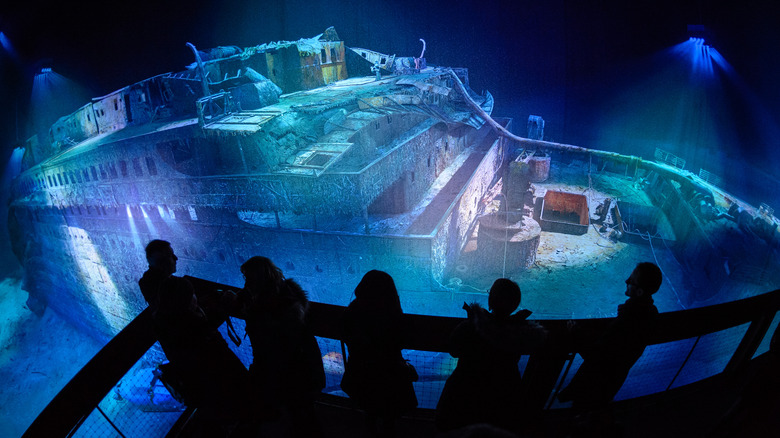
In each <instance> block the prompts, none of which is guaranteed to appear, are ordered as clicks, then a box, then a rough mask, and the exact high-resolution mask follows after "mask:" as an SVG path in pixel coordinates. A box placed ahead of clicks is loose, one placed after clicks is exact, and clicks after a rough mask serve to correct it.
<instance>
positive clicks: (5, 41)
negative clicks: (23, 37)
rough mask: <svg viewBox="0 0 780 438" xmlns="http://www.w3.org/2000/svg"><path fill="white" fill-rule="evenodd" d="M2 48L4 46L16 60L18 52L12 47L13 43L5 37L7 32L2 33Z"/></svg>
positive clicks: (0, 41) (0, 42)
mask: <svg viewBox="0 0 780 438" xmlns="http://www.w3.org/2000/svg"><path fill="white" fill-rule="evenodd" d="M0 46H2V47H3V49H4V50H5V51H6V52H7V53H8V54H9V55H11V57H12V58H16V50H14V46H13V45H11V41H10V40H9V39H8V37H7V36H6V35H5V32H0Z"/></svg>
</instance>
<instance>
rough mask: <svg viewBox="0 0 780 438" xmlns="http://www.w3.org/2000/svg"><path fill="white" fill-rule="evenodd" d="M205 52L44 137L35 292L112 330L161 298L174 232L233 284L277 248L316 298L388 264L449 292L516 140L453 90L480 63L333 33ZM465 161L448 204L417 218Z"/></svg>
mask: <svg viewBox="0 0 780 438" xmlns="http://www.w3.org/2000/svg"><path fill="white" fill-rule="evenodd" d="M191 47H192V46H191ZM192 48H193V50H194V47H192ZM195 54H196V62H195V63H193V65H191V66H190V67H189V68H188V69H187V70H185V71H183V72H179V73H167V74H163V75H159V76H155V77H152V78H150V79H147V80H144V81H141V82H138V83H136V84H133V85H130V86H127V87H125V88H122V89H120V90H117V91H115V92H114V93H111V94H109V95H107V96H104V97H101V98H97V99H94V100H93V101H92V102H91V103H89V104H87V105H85V106H84V107H82V108H80V109H79V110H77V111H76V112H74V113H72V114H70V115H68V116H65V117H63V118H61V119H60V120H58V121H57V122H56V123H55V124H54V125H53V126H52V127H51V129H50V131H49V138H37V137H36V138H33V139H31V140H30V141H29V142H28V144H27V149H26V153H25V157H24V167H25V170H24V171H23V172H22V174H21V175H20V176H19V177H18V178H17V180H16V184H15V188H14V199H13V202H12V204H11V211H10V217H11V220H10V227H11V234H12V235H13V239H14V243H13V246H14V250H15V252H16V254H17V256H18V257H19V259H20V260H21V261H22V263H23V265H24V266H25V269H26V271H27V273H28V275H27V276H26V279H25V288H26V289H27V290H28V291H29V293H30V294H31V297H33V298H35V299H37V300H40V301H41V302H43V303H45V304H46V305H49V306H52V307H53V308H54V309H56V310H58V311H59V312H60V313H62V314H64V315H66V316H68V317H69V319H71V320H72V321H74V322H76V323H77V324H82V325H87V326H90V327H93V328H94V327H98V328H99V331H100V332H102V333H106V334H109V335H110V334H113V333H114V332H116V330H118V329H120V328H121V327H123V326H124V325H125V324H126V323H127V322H128V321H129V320H131V319H132V318H133V317H134V316H135V315H136V314H137V313H138V312H139V311H140V310H141V309H142V308H143V307H144V306H145V303H143V300H142V299H141V297H140V294H139V293H138V291H137V284H136V281H137V278H138V276H139V275H140V274H141V273H142V272H143V271H144V269H145V266H144V265H145V261H144V258H143V246H144V245H145V243H146V242H147V241H149V240H150V239H153V238H163V239H167V240H170V241H171V242H173V245H174V248H175V250H176V251H177V254H178V255H179V257H180V259H181V261H180V267H181V269H180V273H181V274H193V275H198V276H200V277H203V278H208V279H211V280H215V281H219V282H222V283H227V284H236V283H237V282H238V281H237V276H238V266H239V265H240V264H241V263H242V261H243V260H245V259H246V258H248V257H250V256H252V255H257V254H265V255H268V256H270V257H272V258H273V259H274V260H276V261H277V262H278V263H279V264H280V266H281V267H282V268H283V269H284V270H285V272H286V273H287V274H288V275H290V276H293V277H295V278H296V279H298V280H299V281H300V282H301V283H302V284H304V285H305V286H306V287H307V289H309V290H310V291H311V293H312V297H313V298H314V299H317V300H323V301H333V300H335V301H338V302H343V301H344V300H348V299H349V289H347V288H345V285H349V284H351V283H352V282H353V281H354V279H359V277H360V276H361V275H362V274H363V273H365V272H366V271H367V270H369V269H372V268H376V267H383V266H385V267H397V269H398V270H400V271H402V272H406V273H408V274H409V275H405V276H404V279H401V278H399V287H401V288H403V289H405V290H408V291H419V292H430V291H431V290H435V289H436V287H435V284H436V283H437V279H439V280H440V279H441V276H442V275H443V272H444V271H445V270H446V269H447V258H448V257H451V255H452V254H456V253H457V251H458V249H459V248H458V247H459V246H462V244H463V241H464V239H465V235H466V233H467V231H468V230H469V229H470V227H471V226H472V224H473V222H474V218H475V216H476V209H475V208H474V206H473V205H470V206H469V207H468V208H459V207H457V205H458V204H459V200H460V199H465V198H468V202H469V203H470V204H473V203H474V202H475V200H479V199H481V198H482V196H483V195H484V192H485V190H486V189H487V188H488V187H489V185H490V184H491V183H492V182H493V181H492V180H493V178H494V177H495V175H496V174H497V171H498V168H499V166H500V163H501V157H502V150H503V149H502V148H503V145H504V143H501V142H499V141H498V137H497V136H496V135H495V134H494V133H491V130H490V129H488V127H487V126H483V125H484V120H483V119H482V118H480V117H479V116H478V115H476V114H475V113H474V111H473V110H472V109H471V108H470V107H469V105H467V104H466V100H468V101H470V102H471V101H473V100H476V101H479V102H480V104H481V105H482V109H484V110H486V111H487V112H490V110H491V107H492V98H491V97H490V96H489V94H488V95H486V96H478V95H476V94H473V93H472V92H470V91H469V95H465V96H464V95H461V94H460V92H459V90H458V89H455V88H454V87H453V82H454V81H458V82H460V81H464V82H467V72H466V70H465V69H454V70H453V69H442V68H434V67H427V66H426V65H425V60H424V59H419V58H418V59H414V58H401V57H395V56H386V57H384V59H381V58H382V56H381V55H380V54H377V53H376V52H370V51H366V50H362V49H347V48H345V46H344V43H343V42H341V41H339V39H338V37H337V35H336V33H335V31H334V30H333V29H328V30H327V31H326V32H325V33H324V34H322V35H320V36H317V37H314V38H311V39H302V40H299V41H293V42H276V43H270V44H265V45H261V46H256V47H250V48H247V49H239V48H235V47H220V48H218V49H215V50H211V51H209V52H198V51H195ZM373 58H377V59H376V60H374V59H373ZM379 61H382V62H381V63H380V62H379ZM348 69H351V70H354V71H355V72H356V74H354V75H348V74H347V72H348ZM360 74H368V76H361V75H360ZM350 76H352V77H350ZM453 169H454V170H461V169H462V170H461V174H460V176H459V177H458V178H459V181H460V184H461V185H460V187H459V188H458V189H457V190H456V191H455V192H454V193H449V194H447V196H446V198H447V199H446V200H444V201H439V202H437V203H436V204H437V205H439V204H441V202H444V203H445V204H446V206H445V208H443V209H440V210H436V211H435V212H433V213H431V211H430V210H428V213H427V215H426V216H425V218H424V219H422V220H424V221H429V222H420V221H415V219H416V218H419V216H420V215H421V214H422V212H423V211H424V210H425V208H424V206H423V204H424V200H425V197H426V196H430V194H431V190H430V189H431V188H432V186H434V185H435V184H436V182H437V181H441V178H439V177H440V176H442V174H443V173H446V172H453V171H454V170H453ZM466 177H467V178H466ZM464 178H465V179H464ZM453 205H454V206H455V208H451V207H452V206H453ZM409 228H414V231H413V232H411V233H410V232H407V230H408V229H409ZM389 270H392V268H389ZM329 295H333V296H329Z"/></svg>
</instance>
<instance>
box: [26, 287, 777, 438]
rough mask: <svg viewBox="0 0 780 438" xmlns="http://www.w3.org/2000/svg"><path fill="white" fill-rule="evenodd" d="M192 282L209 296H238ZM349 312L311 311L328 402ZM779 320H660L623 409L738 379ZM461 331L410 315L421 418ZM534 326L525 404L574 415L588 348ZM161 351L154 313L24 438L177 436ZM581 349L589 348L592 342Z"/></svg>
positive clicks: (451, 322)
mask: <svg viewBox="0 0 780 438" xmlns="http://www.w3.org/2000/svg"><path fill="white" fill-rule="evenodd" d="M186 278H187V279H188V280H190V281H191V282H192V283H193V285H194V286H195V288H196V289H200V290H202V291H205V290H214V289H236V288H231V287H229V286H225V285H221V284H217V283H212V282H209V281H205V280H201V279H197V278H193V277H186ZM344 309H345V307H342V306H336V305H329V304H322V303H314V302H313V303H311V313H310V320H309V321H310V323H311V326H312V328H313V330H314V333H315V335H316V336H317V337H318V341H319V343H320V349H321V352H322V354H323V361H324V364H325V369H326V375H327V380H328V382H327V387H326V388H325V390H324V391H323V392H325V393H330V394H335V396H338V395H341V396H344V394H343V393H341V392H340V390H339V388H338V384H339V382H340V378H341V377H340V376H341V373H342V372H343V362H342V354H341V353H342V351H344V350H343V345H342V344H341V342H340V339H341V333H340V328H339V321H340V319H341V315H342V313H343V311H344ZM778 310H780V290H775V291H773V292H769V293H766V294H762V295H759V296H755V297H751V298H746V299H742V300H739V301H734V302H729V303H724V304H718V305H714V306H709V307H703V308H696V309H689V310H681V311H676V312H668V313H663V314H661V315H660V320H659V324H658V330H657V332H655V333H654V334H653V336H652V340H651V345H649V346H648V347H647V349H646V350H645V352H644V354H643V356H642V357H641V358H640V359H639V361H638V362H637V363H636V364H635V365H634V367H633V368H632V370H631V373H630V374H629V376H628V379H627V380H626V383H625V384H624V385H623V387H622V388H621V390H620V392H619V393H618V395H617V396H616V401H618V402H619V400H629V399H637V398H638V397H643V396H649V395H653V394H655V395H656V396H658V395H659V393H664V392H666V391H670V390H674V389H676V388H680V387H690V385H691V384H695V383H697V382H702V381H706V380H708V379H710V378H717V377H732V376H737V375H738V374H739V373H740V372H741V371H742V370H744V369H745V368H746V367H747V366H748V365H749V364H750V362H751V360H753V359H754V358H755V357H757V356H758V355H760V354H763V353H765V352H767V351H768V349H769V344H770V340H771V337H772V335H773V334H774V332H775V329H776V328H777V325H778V321H779V320H780V317H779V316H778ZM464 313H465V312H464ZM461 321H463V318H454V317H439V316H425V315H415V314H407V315H405V319H404V323H405V324H406V325H407V328H408V331H407V332H408V333H410V334H412V335H411V336H410V337H409V338H408V339H406V341H405V343H404V348H405V350H404V356H405V357H406V358H407V359H409V360H410V361H411V362H412V363H413V364H414V365H415V367H416V368H417V370H418V373H419V374H420V380H419V381H418V382H416V383H415V391H416V392H417V395H418V400H419V401H420V407H418V409H421V410H423V412H425V411H424V410H426V409H433V408H435V406H436V402H437V400H438V397H439V395H440V393H441V388H442V387H443V384H444V382H445V381H446V378H447V377H448V376H449V374H450V373H451V372H452V369H453V368H454V365H455V363H456V361H455V359H453V358H452V357H450V356H449V354H447V353H446V352H445V348H444V345H445V342H446V341H447V339H448V337H449V336H450V334H451V333H452V331H453V329H454V328H455V326H456V325H457V324H458V323H459V322H461ZM234 322H237V323H240V322H242V321H239V320H235V321H234ZM536 322H538V323H540V324H542V325H543V326H544V327H545V328H547V329H548V330H549V332H550V339H549V342H548V347H547V348H545V349H544V350H542V351H537V352H535V353H534V354H530V355H527V356H523V358H522V359H521V361H520V363H519V365H518V366H519V367H520V368H521V371H522V372H523V385H522V394H519V396H520V397H524V399H525V400H527V401H528V402H529V403H530V404H531V405H532V406H535V407H537V408H539V409H545V410H549V409H552V410H555V409H561V408H566V407H568V405H567V404H562V403H560V402H558V401H556V400H555V395H556V394H557V391H558V390H559V389H560V388H562V387H565V385H566V383H568V381H569V380H570V379H571V377H572V376H573V375H574V373H575V372H576V370H577V368H578V367H579V365H580V363H581V362H582V360H581V358H580V357H579V355H577V354H576V352H577V351H578V350H579V349H580V348H581V345H578V344H576V343H574V342H572V341H571V340H570V339H569V338H570V337H569V336H568V335H567V321H566V320H536ZM576 322H577V324H578V325H579V326H581V327H582V328H583V329H584V330H583V331H586V332H593V333H597V332H599V331H600V330H602V329H603V328H605V327H606V325H607V324H608V323H609V322H610V318H600V319H586V320H576ZM236 325H237V326H239V325H240V324H236ZM223 328H224V324H223ZM239 333H241V330H239ZM226 338H227V337H226ZM155 342H156V338H155V335H154V333H153V331H152V327H151V314H150V311H149V310H148V309H147V310H144V311H143V312H141V313H140V314H139V315H138V316H137V317H136V318H135V319H134V320H133V321H131V322H130V323H129V324H128V325H127V326H126V327H125V328H124V329H123V330H122V331H121V332H120V333H118V334H117V335H116V336H115V337H114V338H113V339H112V340H111V341H109V342H108V344H106V346H105V347H103V349H102V350H100V352H98V354H96V355H95V357H93V358H92V359H91V360H90V361H89V362H88V363H87V364H86V365H85V366H84V367H83V368H82V369H81V371H79V372H78V373H77V374H76V376H75V377H74V378H73V379H72V380H71V381H70V382H69V383H68V384H67V385H66V386H65V387H64V388H63V389H62V391H60V392H59V394H57V396H55V397H54V399H52V400H51V402H50V403H49V405H48V406H47V407H46V408H45V409H44V410H43V411H42V412H41V414H40V415H39V416H38V417H37V418H36V420H35V421H34V422H33V424H32V425H31V426H30V427H29V428H28V429H27V431H26V432H25V434H24V436H25V437H65V436H109V435H115V436H123V437H125V436H143V437H150V436H166V435H167V434H168V432H169V431H170V430H172V429H176V428H177V427H179V426H180V424H181V423H182V421H184V420H186V418H187V417H188V416H189V415H191V414H192V410H186V409H185V407H184V406H182V405H177V404H176V402H175V401H173V400H172V399H171V398H170V397H166V395H167V393H166V392H164V389H161V388H163V387H162V386H161V385H159V384H157V385H155V382H156V380H154V379H153V377H152V373H151V371H150V370H151V369H153V367H154V365H155V363H159V362H161V361H162V360H163V359H164V356H163V355H162V353H161V350H160V349H159V348H154V345H155ZM581 342H583V343H585V342H587V339H584V340H582V341H581ZM248 344H249V342H248V339H247V340H246V342H244V343H242V346H241V347H236V349H235V351H236V354H237V355H238V356H239V357H240V358H241V359H242V361H244V363H245V364H246V363H247V362H248V361H251V346H249V345H248ZM231 347H233V345H231ZM333 396H334V395H331V396H329V397H333ZM661 396H663V394H661ZM177 422H178V423H177ZM109 429H110V430H109Z"/></svg>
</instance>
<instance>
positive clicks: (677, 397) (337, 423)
mask: <svg viewBox="0 0 780 438" xmlns="http://www.w3.org/2000/svg"><path fill="white" fill-rule="evenodd" d="M765 356H766V355H765ZM761 359H763V360H761ZM754 362H757V363H756V364H754V365H753V368H752V369H750V370H746V371H745V372H744V373H743V374H742V375H741V376H740V377H739V378H736V379H724V378H713V379H711V380H710V381H708V382H703V383H702V384H701V385H698V386H696V385H690V386H691V387H690V388H680V389H679V390H673V391H670V392H668V393H665V394H663V395H662V396H653V397H647V398H644V399H641V400H632V401H629V402H622V403H617V404H615V405H614V417H615V420H616V423H617V428H616V429H615V430H616V431H619V432H618V433H617V434H616V435H606V434H604V433H597V434H591V435H577V434H572V433H571V429H570V428H569V425H570V423H571V412H570V410H567V409H558V410H549V411H546V412H545V414H544V415H543V417H542V418H541V420H542V421H541V424H540V426H538V427H537V428H535V430H529V431H528V432H527V435H525V436H526V437H528V438H536V437H551V438H557V437H567V436H622V437H632V438H633V437H639V438H643V437H663V438H676V437H709V438H725V437H780V377H778V375H777V374H780V373H777V371H780V370H777V369H774V368H776V367H777V363H775V365H773V366H771V365H770V363H769V361H768V358H767V357H762V358H759V359H757V360H756V361H754ZM772 367H774V368H772ZM318 413H319V415H320V420H321V422H322V424H323V426H324V429H325V436H326V437H328V438H330V437H333V438H344V437H361V436H365V434H363V433H362V427H361V426H362V424H363V423H362V417H361V414H360V413H359V412H357V411H355V410H352V409H350V408H349V407H348V406H345V405H343V403H337V402H336V399H334V400H333V402H330V400H329V399H325V401H323V402H322V403H320V404H318ZM432 414H433V412H432V411H429V410H420V411H417V412H415V413H414V415H411V416H407V417H404V418H403V419H402V420H401V421H400V422H399V423H398V424H397V434H396V436H398V437H408V438H416V437H434V436H436V435H437V431H436V428H435V426H434V423H433V418H432ZM479 436H484V435H479ZM448 437H449V435H448Z"/></svg>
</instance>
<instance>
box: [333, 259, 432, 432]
mask: <svg viewBox="0 0 780 438" xmlns="http://www.w3.org/2000/svg"><path fill="white" fill-rule="evenodd" d="M402 317H403V310H402V309H401V301H400V299H399V297H398V291H397V290H396V288H395V282H394V281H393V278H392V277H391V276H390V275H389V274H387V273H386V272H382V271H376V270H372V271H369V272H367V273H366V274H365V275H364V276H363V278H362V279H361V280H360V283H359V284H358V285H357V287H356V288H355V299H354V300H353V301H352V302H351V303H349V306H347V309H346V311H345V312H344V316H343V319H342V321H341V324H342V330H343V334H344V341H345V342H346V344H347V348H348V352H349V357H348V359H347V363H346V370H345V372H344V377H343V378H342V381H341V388H342V389H343V390H344V392H346V393H347V395H349V397H350V398H351V399H352V400H354V402H355V403H356V405H357V406H358V408H359V409H361V410H362V411H364V412H365V419H366V429H367V432H368V433H369V435H371V436H394V435H395V422H396V421H397V420H398V418H400V417H401V415H402V414H403V413H405V412H408V411H409V410H411V409H414V408H415V407H417V396H416V395H415V393H414V387H413V385H412V382H413V381H414V380H417V376H416V372H414V371H413V370H414V369H413V368H410V366H409V365H407V362H406V361H405V360H404V358H403V356H402V355H401V342H402V339H403V337H404V336H403V332H402V326H401V319H402Z"/></svg>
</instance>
